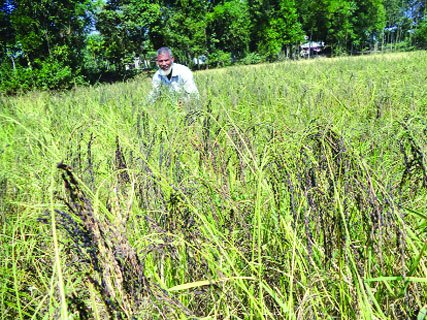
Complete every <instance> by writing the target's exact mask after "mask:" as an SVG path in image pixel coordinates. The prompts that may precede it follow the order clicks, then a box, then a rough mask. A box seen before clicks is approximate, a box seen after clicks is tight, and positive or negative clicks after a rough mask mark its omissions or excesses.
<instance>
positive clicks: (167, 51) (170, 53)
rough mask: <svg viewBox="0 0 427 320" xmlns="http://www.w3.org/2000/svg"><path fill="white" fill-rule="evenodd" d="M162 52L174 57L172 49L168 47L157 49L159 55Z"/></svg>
mask: <svg viewBox="0 0 427 320" xmlns="http://www.w3.org/2000/svg"><path fill="white" fill-rule="evenodd" d="M160 54H168V55H169V57H171V58H172V57H173V55H172V50H171V49H170V48H168V47H161V48H160V49H159V50H157V55H160Z"/></svg>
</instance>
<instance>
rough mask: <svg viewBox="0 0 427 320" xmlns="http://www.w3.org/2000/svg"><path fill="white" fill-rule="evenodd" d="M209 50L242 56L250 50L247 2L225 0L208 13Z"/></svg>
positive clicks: (237, 56) (236, 56)
mask: <svg viewBox="0 0 427 320" xmlns="http://www.w3.org/2000/svg"><path fill="white" fill-rule="evenodd" d="M207 34H208V42H209V50H211V51H217V50H221V51H224V52H229V53H231V54H232V56H233V57H235V58H241V57H243V56H244V55H245V53H246V52H247V51H248V50H249V41H250V17H249V11H248V7H247V3H246V2H244V1H240V0H230V1H225V2H224V3H222V4H218V5H216V6H215V7H214V8H213V11H212V12H209V13H208V14H207Z"/></svg>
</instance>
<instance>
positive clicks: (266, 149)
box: [0, 51, 427, 320]
mask: <svg viewBox="0 0 427 320" xmlns="http://www.w3.org/2000/svg"><path fill="white" fill-rule="evenodd" d="M195 80H196V83H197V85H198V87H199V91H200V95H201V98H200V103H199V104H197V105H192V106H180V105H178V104H176V103H175V102H174V101H173V100H168V99H166V98H165V99H161V100H160V101H158V102H156V103H155V104H154V105H149V104H147V102H146V97H147V94H148V92H149V90H150V86H151V83H150V78H149V76H148V75H140V76H139V78H137V79H134V80H130V81H127V82H124V83H118V84H112V85H99V86H94V87H86V88H85V87H81V88H80V87H79V88H75V89H74V90H72V91H69V92H56V93H52V92H51V93H47V92H33V93H29V94H26V95H23V96H16V97H6V96H0V227H1V230H0V315H1V319H417V320H423V319H427V298H426V297H427V258H426V255H427V237H426V235H427V210H426V208H427V205H426V204H427V193H426V191H427V157H426V154H427V120H426V116H425V115H426V114H427V85H426V81H427V52H425V51H419V52H412V53H404V54H402V53H399V54H387V55H371V56H361V57H346V58H333V59H332V58H331V59H314V60H310V61H289V62H281V63H274V64H265V65H257V66H235V67H230V68H225V69H215V70H206V71H197V72H195Z"/></svg>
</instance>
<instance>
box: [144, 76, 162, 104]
mask: <svg viewBox="0 0 427 320" xmlns="http://www.w3.org/2000/svg"><path fill="white" fill-rule="evenodd" d="M151 83H152V88H151V91H150V93H149V94H148V98H147V100H148V102H149V103H154V102H155V101H156V100H157V98H158V97H159V92H160V86H161V84H162V81H161V80H160V78H159V76H158V74H157V72H156V73H155V74H154V76H153V79H152V81H151Z"/></svg>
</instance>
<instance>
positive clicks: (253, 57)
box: [240, 52, 265, 64]
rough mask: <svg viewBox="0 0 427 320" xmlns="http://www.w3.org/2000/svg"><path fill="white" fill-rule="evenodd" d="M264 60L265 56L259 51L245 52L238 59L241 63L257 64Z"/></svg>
mask: <svg viewBox="0 0 427 320" xmlns="http://www.w3.org/2000/svg"><path fill="white" fill-rule="evenodd" d="M261 62H265V57H263V56H261V55H260V54H259V53H256V52H251V53H249V54H247V55H246V56H245V57H244V58H243V59H240V63H241V64H257V63H261Z"/></svg>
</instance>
